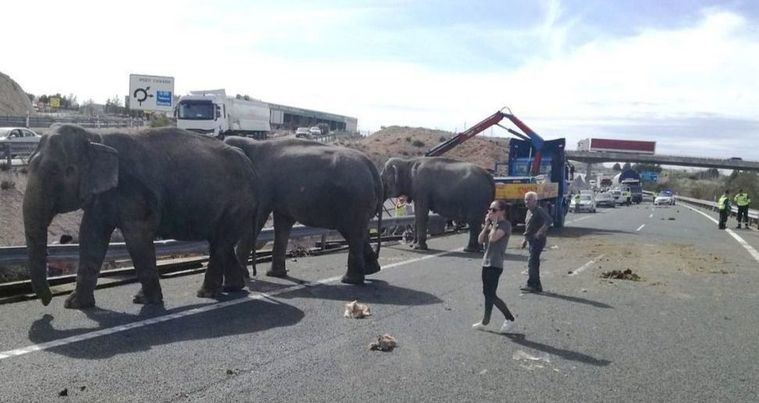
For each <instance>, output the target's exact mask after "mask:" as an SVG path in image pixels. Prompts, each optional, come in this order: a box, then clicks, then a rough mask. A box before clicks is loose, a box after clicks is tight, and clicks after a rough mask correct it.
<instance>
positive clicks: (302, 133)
mask: <svg viewBox="0 0 759 403" xmlns="http://www.w3.org/2000/svg"><path fill="white" fill-rule="evenodd" d="M295 137H305V138H311V131H310V130H309V129H308V127H299V128H297V129H295Z"/></svg>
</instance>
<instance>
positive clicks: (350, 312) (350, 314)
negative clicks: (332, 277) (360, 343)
mask: <svg viewBox="0 0 759 403" xmlns="http://www.w3.org/2000/svg"><path fill="white" fill-rule="evenodd" d="M343 316H345V317H346V318H353V319H363V318H365V317H367V316H372V312H371V310H369V305H366V304H360V303H359V302H358V300H355V301H351V302H348V303H347V304H345V313H343Z"/></svg>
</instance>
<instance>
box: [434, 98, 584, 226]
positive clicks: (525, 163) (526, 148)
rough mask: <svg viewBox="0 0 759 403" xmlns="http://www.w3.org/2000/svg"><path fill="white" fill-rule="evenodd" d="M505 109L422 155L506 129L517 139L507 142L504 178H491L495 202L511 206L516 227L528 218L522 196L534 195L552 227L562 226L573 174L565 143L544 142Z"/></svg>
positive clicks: (496, 167)
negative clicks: (492, 130) (494, 128)
mask: <svg viewBox="0 0 759 403" xmlns="http://www.w3.org/2000/svg"><path fill="white" fill-rule="evenodd" d="M504 109H506V112H504ZM504 109H501V110H500V111H498V112H496V113H494V114H493V115H491V116H489V117H488V118H486V119H485V120H483V121H482V122H480V123H477V124H476V125H474V126H472V127H471V128H469V129H467V130H465V131H463V132H461V133H459V134H457V135H455V136H454V137H452V138H450V139H448V140H447V141H444V142H442V143H440V144H438V145H437V146H435V147H433V148H431V149H430V150H429V151H427V153H426V154H425V156H428V157H436V156H440V155H442V154H444V153H446V152H448V151H449V150H451V149H452V148H454V147H456V146H457V145H459V144H461V143H463V142H464V141H467V140H469V139H470V138H472V137H474V136H476V135H477V134H479V133H481V132H483V131H484V130H486V129H488V128H490V127H492V126H499V127H501V128H503V129H505V130H506V131H508V132H509V133H511V134H512V135H514V136H516V137H517V138H516V139H510V141H509V158H508V162H507V163H506V165H507V176H495V177H494V178H493V179H494V180H495V184H496V190H495V197H496V199H504V200H506V201H507V202H509V203H511V205H512V209H511V211H510V215H509V216H510V217H511V222H512V224H515V225H516V224H520V223H524V221H525V217H526V215H527V206H526V205H525V204H524V195H525V193H527V192H530V191H532V192H535V193H537V195H538V203H539V205H541V206H543V207H544V208H545V209H546V211H548V213H549V214H550V215H551V217H553V226H554V227H563V226H564V218H565V216H566V214H567V211H568V210H569V180H570V179H571V176H572V175H573V174H574V169H573V167H572V166H571V164H569V162H568V161H567V158H566V154H565V152H564V146H565V144H566V140H565V139H563V138H562V139H556V140H548V141H546V140H543V138H542V137H540V135H538V134H537V133H535V132H534V131H533V130H532V129H530V128H529V127H528V126H527V125H526V124H525V123H524V122H522V121H521V120H519V118H517V117H516V116H514V114H512V113H511V111H510V110H508V109H507V108H504ZM503 119H508V120H509V121H511V122H512V123H513V124H514V125H515V126H516V127H517V128H518V129H519V130H521V132H520V131H518V130H514V129H512V128H509V127H506V126H503V125H501V124H500V122H501V121H502V120H503ZM498 165H499V163H496V166H495V167H494V169H493V172H497V171H498Z"/></svg>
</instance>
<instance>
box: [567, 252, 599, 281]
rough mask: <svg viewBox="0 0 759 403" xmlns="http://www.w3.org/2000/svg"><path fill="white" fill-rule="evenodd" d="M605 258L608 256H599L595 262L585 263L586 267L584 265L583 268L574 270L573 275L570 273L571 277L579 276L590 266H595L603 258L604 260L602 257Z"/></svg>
mask: <svg viewBox="0 0 759 403" xmlns="http://www.w3.org/2000/svg"><path fill="white" fill-rule="evenodd" d="M604 256H606V255H605V254H601V255H598V256H596V257H595V258H593V260H591V261H590V262H588V263H585V264H584V265H582V266H580V267H578V268H576V269H574V270H572V272H571V273H569V275H570V276H576V275H577V274H579V273H581V272H583V271H585V270H586V269H587V268H588V267H590V266H593V264H594V263H595V262H597V261H599V260H601V258H602V257H604Z"/></svg>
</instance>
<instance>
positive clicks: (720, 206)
mask: <svg viewBox="0 0 759 403" xmlns="http://www.w3.org/2000/svg"><path fill="white" fill-rule="evenodd" d="M728 200H729V198H728V197H727V196H725V195H722V196H720V198H719V200H717V209H719V210H724V209H725V204H727V201H728Z"/></svg>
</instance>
